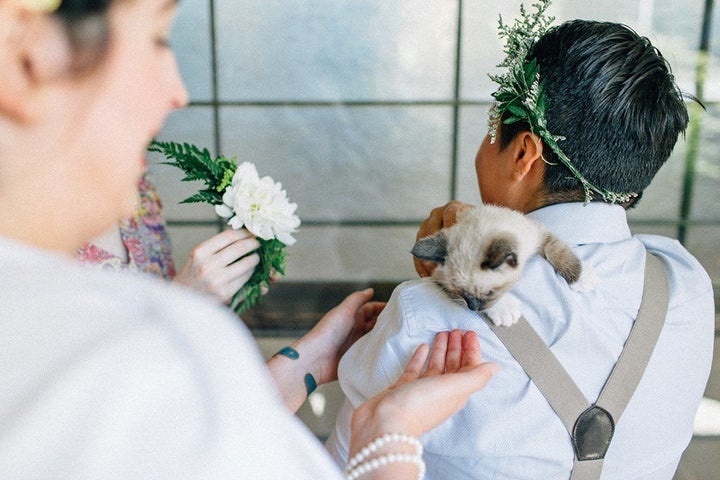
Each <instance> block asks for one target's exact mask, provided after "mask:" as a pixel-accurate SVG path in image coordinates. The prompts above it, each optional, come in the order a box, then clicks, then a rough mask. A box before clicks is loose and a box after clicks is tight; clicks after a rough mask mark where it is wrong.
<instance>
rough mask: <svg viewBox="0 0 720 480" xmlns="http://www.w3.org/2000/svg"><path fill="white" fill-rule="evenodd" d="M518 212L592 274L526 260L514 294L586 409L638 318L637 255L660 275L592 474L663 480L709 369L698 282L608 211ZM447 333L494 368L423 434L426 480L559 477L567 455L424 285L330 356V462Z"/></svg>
mask: <svg viewBox="0 0 720 480" xmlns="http://www.w3.org/2000/svg"><path fill="white" fill-rule="evenodd" d="M529 216H531V217H532V218H534V219H536V220H537V221H539V222H540V223H541V224H543V225H544V226H545V228H547V229H548V230H549V231H551V232H552V233H554V234H555V235H556V236H557V237H558V238H560V239H561V240H563V241H564V242H566V243H568V244H569V245H570V246H571V248H572V249H573V251H574V252H575V253H576V254H577V255H578V257H580V259H581V260H582V261H583V262H584V263H585V264H586V265H588V266H590V267H591V268H592V269H594V271H595V273H596V274H597V277H598V282H597V286H596V287H595V289H594V290H592V291H591V292H585V293H581V292H576V291H573V290H571V289H570V288H569V287H568V285H567V283H565V281H564V280H563V279H562V278H561V277H559V276H558V275H556V273H555V272H554V270H553V268H552V266H551V265H550V264H549V263H548V262H547V261H545V260H544V259H542V258H540V257H539V256H536V257H533V258H532V259H531V260H530V261H529V262H528V264H527V266H526V269H525V271H524V272H523V275H522V278H521V280H520V281H519V283H518V284H517V285H516V286H515V288H514V290H513V293H514V294H515V295H516V296H517V297H518V298H519V299H520V301H521V303H522V313H523V315H524V316H525V318H526V319H527V320H528V322H529V323H530V325H532V326H533V327H534V328H535V330H536V331H537V332H538V333H539V335H540V336H541V337H542V338H543V339H544V340H545V342H546V343H547V345H549V346H550V348H551V350H552V351H553V353H554V354H555V355H556V356H557V358H558V360H559V361H560V363H561V364H562V365H563V366H564V367H565V369H566V370H567V371H568V373H569V374H570V376H571V377H572V378H573V380H574V381H575V383H576V384H577V385H578V387H579V388H580V390H581V391H582V392H583V394H585V396H586V398H587V399H588V400H589V401H590V402H591V403H592V402H594V401H595V400H596V399H597V396H598V394H599V393H600V390H601V389H602V387H603V385H604V383H605V381H606V379H607V378H608V376H609V375H610V372H611V370H612V367H613V366H614V364H615V362H616V360H617V359H618V356H619V355H620V352H621V350H622V348H623V345H624V343H625V340H626V339H627V336H628V334H629V332H630V328H631V326H632V323H633V321H634V319H635V316H636V315H637V311H638V308H639V305H640V297H641V294H642V287H643V275H644V267H645V251H646V249H647V250H649V251H650V252H652V253H654V254H656V255H658V256H659V257H660V258H661V259H662V261H663V263H664V265H665V267H666V269H667V270H668V276H669V280H670V292H671V293H670V305H669V311H668V316H667V319H666V323H665V326H664V328H663V331H662V333H661V335H660V338H659V340H658V344H657V346H656V349H655V351H654V353H653V355H652V357H651V359H650V363H649V365H648V368H647V370H646V372H645V374H644V376H643V378H642V380H641V382H640V384H639V385H638V388H637V390H636V392H635V394H634V396H633V398H632V400H631V401H630V404H629V405H628V406H627V409H626V410H625V413H624V414H623V416H622V419H621V420H620V422H619V423H618V425H617V428H616V431H615V435H614V438H613V441H612V444H611V445H610V449H609V451H608V452H607V455H606V458H605V464H604V470H603V476H602V478H603V479H617V480H630V479H648V480H661V479H671V478H672V476H673V474H674V472H675V469H676V468H677V464H678V462H679V460H680V456H681V454H682V452H683V450H684V449H685V448H686V447H687V445H688V443H689V441H690V439H691V436H692V428H693V419H694V415H695V411H696V410H697V407H698V404H699V402H700V399H701V397H702V394H703V391H704V388H705V385H706V382H707V379H708V376H709V373H710V365H711V361H712V348H713V332H714V305H713V292H712V284H711V282H710V279H709V277H708V275H707V274H706V272H705V271H704V269H703V268H702V266H701V265H700V264H699V263H698V262H697V260H696V259H695V258H693V257H692V256H691V255H690V254H689V253H688V252H687V251H686V250H685V249H684V248H683V247H682V246H681V245H680V243H678V242H677V241H676V240H672V239H669V238H666V237H660V236H656V235H635V236H633V235H631V233H630V229H629V227H628V224H627V218H626V213H625V210H623V209H622V208H621V207H619V206H612V205H607V204H601V203H592V204H588V205H585V206H584V205H582V204H580V203H572V204H560V205H554V206H550V207H545V208H543V209H540V210H537V211H535V212H532V213H531V214H530V215H529ZM455 328H459V329H462V330H470V329H472V330H475V331H476V332H477V333H478V335H479V337H480V346H481V349H482V351H483V358H484V359H485V360H488V361H492V362H495V363H497V364H499V366H500V371H499V373H497V374H496V375H495V377H494V378H493V379H492V380H491V382H490V383H489V384H488V386H487V387H485V388H484V389H483V390H481V391H479V392H477V393H476V394H474V395H473V396H472V398H471V399H470V401H469V402H468V404H467V406H466V407H465V408H464V409H463V410H462V411H460V412H459V413H458V414H457V415H455V416H454V417H452V418H451V419H449V420H447V421H446V422H444V423H443V424H441V425H440V426H439V427H437V428H436V429H434V430H433V431H431V432H429V433H428V434H426V435H425V436H424V437H423V442H424V444H425V448H426V453H425V461H426V463H427V477H426V478H428V479H453V480H458V479H503V480H504V479H567V478H569V476H570V471H571V468H572V464H573V449H572V445H571V442H570V437H569V435H568V433H567V431H566V430H565V427H564V426H563V424H562V423H561V422H560V419H559V418H558V417H557V416H556V415H555V413H554V412H553V410H552V409H551V408H550V406H549V405H548V403H547V401H546V400H545V398H544V397H543V396H542V394H541V393H540V392H539V390H538V389H537V388H536V387H535V385H534V384H533V383H532V382H531V381H530V379H529V378H528V376H527V375H526V374H525V372H524V371H523V369H522V368H521V367H520V366H519V365H518V364H517V363H516V362H515V360H514V359H513V358H512V356H511V355H510V354H509V352H508V351H507V350H506V348H505V347H504V346H503V344H502V343H501V342H500V340H498V338H497V337H496V336H495V335H494V334H493V333H492V331H490V329H489V328H488V327H487V325H485V324H484V322H482V321H479V319H478V317H477V315H476V314H475V313H474V312H471V311H469V310H468V309H467V308H465V307H461V306H459V305H457V304H456V303H453V302H452V301H450V300H449V299H448V298H447V297H446V295H445V294H444V293H443V292H442V290H440V289H439V288H438V287H437V286H436V285H435V284H434V283H433V282H432V281H431V280H429V279H422V280H413V281H409V282H405V283H403V284H402V285H400V286H399V287H398V288H397V289H396V290H395V292H394V293H393V295H392V298H391V299H390V301H389V302H388V305H387V307H386V308H385V310H384V312H383V314H382V315H381V317H380V318H379V319H378V322H377V325H376V326H375V329H374V330H373V331H372V332H371V333H370V334H368V335H366V336H365V337H363V338H361V339H360V340H359V341H358V342H357V343H356V344H355V345H354V346H353V347H352V348H351V349H350V350H349V351H348V352H347V354H346V355H345V356H344V357H343V359H342V361H341V364H340V371H339V375H340V384H341V386H342V388H343V391H344V393H345V395H346V396H347V399H348V401H346V403H345V405H344V407H343V408H342V409H341V411H340V414H339V416H338V422H337V426H336V429H335V432H334V433H333V435H332V436H331V438H330V440H329V441H328V448H329V449H330V451H331V453H332V454H333V455H334V456H335V457H336V459H338V461H339V463H341V464H344V462H345V460H346V458H347V445H348V439H349V420H350V415H351V413H352V409H353V406H357V405H359V404H360V403H362V402H363V401H364V400H365V399H367V398H369V397H371V396H373V395H375V394H376V393H378V392H379V391H381V390H383V389H385V388H386V387H387V386H389V385H390V384H392V383H393V382H394V381H395V380H396V379H397V378H398V376H399V375H400V373H401V372H402V370H403V369H404V367H405V365H406V364H407V362H408V360H409V359H410V356H411V355H412V353H413V351H414V350H415V348H416V347H417V345H418V344H419V343H421V342H431V341H432V340H433V338H434V335H435V333H436V332H438V331H443V330H450V329H455Z"/></svg>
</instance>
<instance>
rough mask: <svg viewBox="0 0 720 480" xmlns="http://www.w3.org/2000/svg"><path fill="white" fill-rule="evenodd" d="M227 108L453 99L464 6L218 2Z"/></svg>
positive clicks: (402, 0)
mask: <svg viewBox="0 0 720 480" xmlns="http://www.w3.org/2000/svg"><path fill="white" fill-rule="evenodd" d="M216 9H217V10H216V22H217V47H218V61H219V66H218V75H219V77H218V80H219V95H220V98H221V99H222V100H288V99H293V100H300V99H304V100H308V99H310V100H380V99H393V100H395V99H417V98H424V99H448V98H450V97H451V96H452V94H453V91H454V78H455V74H454V65H455V56H456V55H455V50H456V44H457V41H456V39H455V32H456V30H457V2H454V1H441V2H438V1H435V0H393V1H387V0H364V1H363V0H349V1H342V2H338V1H335V0H321V1H312V2H308V1H303V0H270V1H268V0H217V1H216Z"/></svg>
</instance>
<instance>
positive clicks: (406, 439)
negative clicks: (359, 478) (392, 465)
mask: <svg viewBox="0 0 720 480" xmlns="http://www.w3.org/2000/svg"><path fill="white" fill-rule="evenodd" d="M393 442H403V443H408V444H410V445H412V446H413V447H415V455H418V456H422V453H423V446H422V443H420V440H418V439H417V438H415V437H413V436H412V435H406V434H404V433H386V434H385V435H383V436H382V437H378V438H376V439H375V440H373V441H372V442H370V443H369V444H367V446H365V447H363V448H362V450H360V451H359V452H358V453H357V454H356V455H355V456H354V457H353V458H351V459H350V461H349V462H348V465H347V468H346V469H345V471H349V470H352V469H353V468H355V467H356V466H357V465H358V464H359V463H360V462H362V461H363V460H365V459H366V458H367V457H368V456H369V455H370V454H372V453H375V452H376V451H377V450H379V449H380V448H382V447H384V446H385V445H386V444H388V443H393Z"/></svg>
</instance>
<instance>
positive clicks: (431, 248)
mask: <svg viewBox="0 0 720 480" xmlns="http://www.w3.org/2000/svg"><path fill="white" fill-rule="evenodd" d="M509 230H511V229H506V228H504V229H502V230H499V229H494V228H488V225H487V224H486V223H484V222H482V221H480V219H475V218H469V219H464V220H463V219H460V218H459V219H458V223H457V224H455V225H454V226H452V227H450V228H445V229H443V230H441V231H439V232H438V233H436V234H435V235H432V236H430V237H426V238H423V239H421V240H419V241H418V242H417V243H416V244H415V246H414V247H413V250H412V254H413V255H415V256H416V257H417V258H420V259H422V260H430V261H434V262H437V263H438V266H437V267H436V268H435V270H433V273H432V278H433V280H435V281H436V282H437V283H438V284H439V285H440V286H442V287H443V289H445V290H446V291H447V292H448V293H449V294H450V296H452V297H454V298H458V299H462V300H464V302H465V303H466V304H467V306H468V308H470V309H471V310H485V309H487V308H490V307H491V306H493V304H495V302H496V301H497V300H498V298H500V297H501V296H502V295H503V294H504V293H505V292H507V291H508V290H510V289H511V288H512V286H513V285H514V284H515V282H517V280H518V278H519V276H520V272H521V271H522V269H523V266H524V265H525V263H526V261H527V259H528V257H529V256H530V254H531V253H532V248H527V247H526V246H525V245H524V244H522V243H521V242H523V241H525V240H524V239H523V237H522V235H518V234H517V233H513V232H512V231H509ZM521 233H522V232H521ZM526 243H527V242H526ZM523 247H525V248H523Z"/></svg>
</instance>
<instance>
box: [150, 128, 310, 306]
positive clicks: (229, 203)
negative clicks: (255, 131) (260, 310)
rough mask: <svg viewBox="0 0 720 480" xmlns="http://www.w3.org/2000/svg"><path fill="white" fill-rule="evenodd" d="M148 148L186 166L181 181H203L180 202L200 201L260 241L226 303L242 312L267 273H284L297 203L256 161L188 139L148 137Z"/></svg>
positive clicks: (253, 299)
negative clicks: (248, 272)
mask: <svg viewBox="0 0 720 480" xmlns="http://www.w3.org/2000/svg"><path fill="white" fill-rule="evenodd" d="M150 151H152V152H159V153H162V154H163V155H165V158H167V159H168V160H171V161H168V162H165V163H166V164H167V165H172V166H174V167H177V168H180V169H181V170H182V171H183V172H185V178H183V181H198V180H199V181H202V182H204V183H205V188H204V189H201V190H200V191H198V192H197V193H195V194H194V195H192V196H190V197H188V198H186V199H185V200H183V201H182V202H181V203H198V202H204V203H209V204H211V205H214V206H215V212H216V213H217V214H218V215H219V216H220V217H222V218H226V219H227V220H228V222H227V223H228V225H230V226H231V227H232V228H234V229H240V228H245V229H247V230H248V231H249V232H251V233H252V234H253V235H255V236H256V237H257V239H258V242H260V248H259V249H258V250H257V253H258V254H259V255H260V263H259V264H258V266H257V267H256V268H255V271H254V272H253V274H252V276H251V277H250V280H248V282H247V283H246V284H245V285H244V286H243V287H242V288H241V289H240V290H238V291H237V293H235V295H233V297H232V300H231V301H230V308H231V309H232V310H234V311H235V312H237V313H238V314H241V313H243V312H245V311H247V310H248V309H249V308H251V307H253V306H254V305H255V304H257V303H258V302H259V301H260V300H261V298H262V294H263V290H265V289H267V288H269V287H270V284H271V281H272V279H273V278H274V277H275V276H276V275H277V274H280V275H284V274H285V262H286V257H287V252H286V251H285V247H286V246H289V245H292V244H294V243H295V238H293V236H292V233H293V232H295V231H296V230H297V228H298V227H299V226H300V219H299V218H298V217H297V215H295V210H296V209H297V205H296V204H294V203H290V201H289V200H288V198H287V195H286V193H285V190H283V189H282V184H280V183H276V182H275V181H274V180H273V179H272V178H270V177H267V176H266V177H262V178H261V177H260V176H259V175H258V172H257V169H256V168H255V165H253V164H252V163H249V162H243V163H241V164H240V165H238V164H237V161H236V160H235V159H234V158H226V157H223V156H219V157H217V158H213V157H211V156H210V152H209V151H208V150H207V149H202V150H201V149H199V148H198V147H196V146H194V145H190V144H187V143H183V144H182V145H181V144H178V143H174V142H153V143H152V144H151V145H150Z"/></svg>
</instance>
